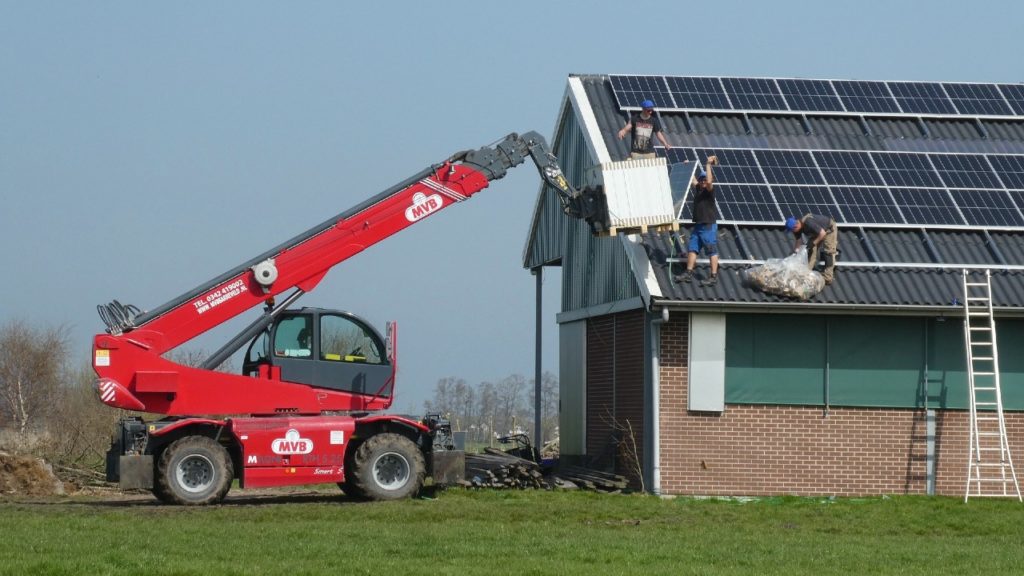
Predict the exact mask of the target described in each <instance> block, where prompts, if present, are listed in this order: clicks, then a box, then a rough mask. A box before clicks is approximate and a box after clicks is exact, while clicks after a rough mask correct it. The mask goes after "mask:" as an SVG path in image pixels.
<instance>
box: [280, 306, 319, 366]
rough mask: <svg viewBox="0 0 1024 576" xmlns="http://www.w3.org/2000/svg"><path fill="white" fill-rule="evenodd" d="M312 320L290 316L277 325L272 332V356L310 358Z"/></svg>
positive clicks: (311, 350) (311, 354) (306, 317)
mask: <svg viewBox="0 0 1024 576" xmlns="http://www.w3.org/2000/svg"><path fill="white" fill-rule="evenodd" d="M312 344H313V319H312V318H310V317H309V316H292V317H289V318H284V319H283V320H281V321H280V322H278V323H277V330H276V331H275V332H274V356H281V357H285V358H311V357H312V356H313V347H312Z"/></svg>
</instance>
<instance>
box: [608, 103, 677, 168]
mask: <svg viewBox="0 0 1024 576" xmlns="http://www.w3.org/2000/svg"><path fill="white" fill-rule="evenodd" d="M640 107H641V110H640V112H639V113H636V112H634V113H633V114H632V115H630V117H629V120H628V121H627V122H626V125H625V126H623V127H622V130H619V140H622V139H623V138H625V137H626V132H630V133H631V134H632V135H633V140H632V143H631V144H630V152H629V158H630V159H631V160H636V159H638V158H654V142H653V140H652V138H653V137H654V135H655V134H657V136H658V140H660V141H661V145H662V146H664V147H665V150H669V149H670V148H672V147H671V146H669V145H668V140H667V139H665V134H664V133H662V131H661V120H658V117H657V116H655V115H654V101H653V100H644V101H643V102H641V103H640Z"/></svg>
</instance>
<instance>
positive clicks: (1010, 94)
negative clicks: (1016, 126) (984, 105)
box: [998, 84, 1024, 116]
mask: <svg viewBox="0 0 1024 576" xmlns="http://www.w3.org/2000/svg"><path fill="white" fill-rule="evenodd" d="M998 87H999V91H1000V92H1002V93H1003V97H1004V98H1006V101H1007V102H1009V103H1010V108H1013V112H1014V114H1016V115H1018V116H1024V84H999V85H998Z"/></svg>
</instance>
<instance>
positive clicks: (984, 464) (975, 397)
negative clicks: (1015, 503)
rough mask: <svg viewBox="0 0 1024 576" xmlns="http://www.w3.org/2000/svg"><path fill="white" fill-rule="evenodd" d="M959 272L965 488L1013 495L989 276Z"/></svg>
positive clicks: (1016, 490)
mask: <svg viewBox="0 0 1024 576" xmlns="http://www.w3.org/2000/svg"><path fill="white" fill-rule="evenodd" d="M980 276H981V275H980V273H977V272H975V273H970V272H968V271H967V270H966V269H965V270H964V271H963V290H964V292H963V294H964V342H965V344H966V347H967V383H968V395H969V397H970V406H971V410H970V423H969V425H970V443H969V444H970V446H969V449H970V455H969V458H968V463H967V490H966V493H965V494H964V502H967V500H968V499H969V498H971V497H1003V498H1006V497H1016V498H1017V500H1021V493H1020V485H1019V484H1017V474H1016V473H1015V472H1014V470H1013V459H1012V458H1011V457H1010V446H1009V443H1008V442H1007V439H1006V420H1005V419H1004V418H1003V395H1002V391H1001V390H1000V388H999V350H998V347H997V346H996V321H995V317H994V316H993V314H992V275H991V274H990V273H989V271H988V270H986V271H985V276H984V278H983V279H982V278H980Z"/></svg>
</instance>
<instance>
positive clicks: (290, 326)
mask: <svg viewBox="0 0 1024 576" xmlns="http://www.w3.org/2000/svg"><path fill="white" fill-rule="evenodd" d="M388 329H389V330H390V329H391V325H390V324H389V325H388ZM386 342H388V340H385V339H384V338H382V337H381V335H380V334H379V333H378V332H377V331H376V330H374V328H373V327H372V326H370V324H369V323H367V322H366V321H364V320H363V319H361V318H359V317H358V316H356V315H354V314H350V313H348V312H342V311H340V310H325V309H322V308H302V309H300V310H288V311H285V312H283V313H282V314H281V315H280V316H278V317H277V318H276V319H275V320H274V323H273V324H272V325H271V326H270V327H269V328H268V329H267V330H264V331H263V332H261V333H260V335H259V336H257V337H256V338H254V339H253V341H252V342H251V343H250V344H249V348H248V350H246V353H245V360H244V361H243V364H242V373H243V374H245V375H246V376H251V377H253V378H261V377H262V378H266V377H268V375H272V374H274V373H275V372H276V371H277V370H275V369H274V368H277V369H280V379H281V380H282V381H285V382H295V383H298V384H307V385H309V386H317V387H320V388H331V389H334V390H341V391H344V392H353V393H356V394H367V395H375V396H390V395H391V384H392V383H393V382H392V380H393V373H394V371H393V369H392V364H393V359H392V357H391V351H390V350H389V348H388V346H387V345H386Z"/></svg>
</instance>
